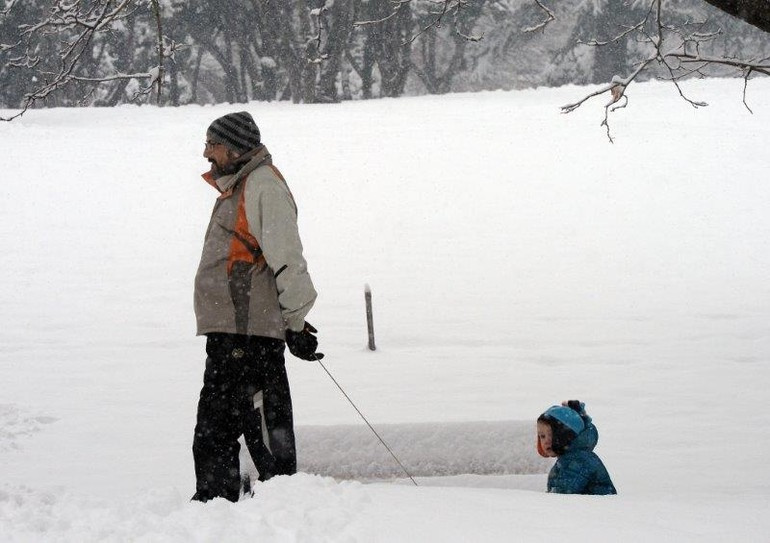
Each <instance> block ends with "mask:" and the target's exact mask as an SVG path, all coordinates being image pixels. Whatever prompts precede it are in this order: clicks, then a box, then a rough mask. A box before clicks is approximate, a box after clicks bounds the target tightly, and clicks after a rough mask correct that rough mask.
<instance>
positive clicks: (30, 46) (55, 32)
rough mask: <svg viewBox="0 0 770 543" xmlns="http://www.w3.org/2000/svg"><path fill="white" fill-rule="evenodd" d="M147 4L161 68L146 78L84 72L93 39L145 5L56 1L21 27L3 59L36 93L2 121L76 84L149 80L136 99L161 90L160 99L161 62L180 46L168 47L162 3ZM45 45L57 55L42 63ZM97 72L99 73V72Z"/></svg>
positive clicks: (3, 49) (124, 0)
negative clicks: (155, 27) (155, 31)
mask: <svg viewBox="0 0 770 543" xmlns="http://www.w3.org/2000/svg"><path fill="white" fill-rule="evenodd" d="M149 3H150V5H151V7H152V10H153V15H154V17H155V19H156V22H157V24H158V36H159V38H158V55H159V65H158V66H156V67H154V68H152V69H150V70H148V71H147V72H143V73H119V72H116V73H108V74H103V73H98V74H88V73H84V72H86V71H88V67H89V66H90V65H93V58H92V50H93V48H94V38H95V36H96V35H97V34H99V33H105V32H110V31H111V30H112V29H113V27H114V25H115V23H116V22H117V21H120V20H121V19H124V18H125V17H128V16H129V15H132V14H133V13H134V12H135V10H136V9H138V6H139V5H141V4H146V2H145V0H120V1H118V2H116V1H114V0H55V1H54V2H53V4H52V5H51V6H50V8H49V9H48V11H47V12H45V15H44V16H43V17H42V18H41V19H40V20H38V21H34V22H31V23H25V24H20V25H18V26H17V31H18V34H17V36H15V38H14V39H15V40H16V42H15V43H13V44H0V53H2V54H4V56H5V57H6V60H5V63H4V64H5V66H4V68H6V69H7V68H11V69H18V70H21V71H22V72H25V73H28V74H29V75H30V77H29V79H30V81H31V82H32V83H33V88H32V89H31V90H30V91H29V92H27V93H25V94H24V95H23V98H22V101H21V105H20V111H19V112H18V113H16V114H14V115H11V116H10V117H0V120H3V121H10V120H13V119H15V118H17V117H19V116H21V115H23V114H24V113H25V112H26V111H27V110H28V109H29V108H31V107H33V106H34V105H35V104H36V103H37V102H39V101H44V100H46V99H48V98H49V97H51V96H52V95H54V94H55V93H57V92H60V91H62V90H63V89H65V88H66V87H68V86H70V85H71V84H72V83H87V84H90V85H99V84H103V83H108V82H113V81H119V80H149V81H150V84H149V85H148V86H147V87H145V88H141V89H140V90H139V91H137V93H136V94H135V97H136V96H139V95H144V94H149V93H150V92H151V91H152V88H153V85H155V86H156V87H157V89H158V96H159V97H160V81H161V79H162V75H163V57H164V56H170V55H172V54H173V51H174V50H175V49H176V48H178V46H176V44H174V42H170V45H168V46H165V45H164V37H163V36H162V27H161V24H160V10H159V4H158V0H149ZM13 6H14V3H13V2H12V3H10V4H7V5H6V8H5V10H4V11H3V12H2V14H3V15H7V14H8V13H9V11H10V10H11V9H12V8H13ZM44 45H45V46H46V47H47V48H48V49H50V47H51V45H53V46H54V50H53V51H52V52H51V53H48V55H47V56H46V57H45V58H42V57H41V56H40V53H39V51H40V50H41V49H43V50H44V49H46V47H43V46H44ZM169 50H170V51H171V52H170V54H169ZM93 69H94V68H93V67H91V70H93ZM96 69H97V70H99V68H98V67H97V68H96ZM30 72H31V73H30ZM91 92H93V91H91ZM88 94H90V93H88ZM88 94H87V95H88Z"/></svg>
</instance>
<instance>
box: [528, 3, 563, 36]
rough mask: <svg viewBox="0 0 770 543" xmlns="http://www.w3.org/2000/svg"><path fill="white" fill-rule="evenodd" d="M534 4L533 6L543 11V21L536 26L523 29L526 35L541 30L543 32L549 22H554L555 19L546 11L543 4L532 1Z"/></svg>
mask: <svg viewBox="0 0 770 543" xmlns="http://www.w3.org/2000/svg"><path fill="white" fill-rule="evenodd" d="M534 2H535V4H537V6H538V7H539V8H540V9H541V10H543V11H544V12H545V20H544V21H542V22H540V23H538V24H536V25H535V26H530V27H527V28H525V29H524V30H523V31H524V32H525V33H528V34H531V33H534V32H537V31H538V30H542V31H544V32H545V27H546V26H548V23H550V22H551V21H555V20H556V17H555V16H554V14H553V11H551V10H550V9H548V8H547V7H546V6H545V4H543V3H542V2H541V1H540V0H534Z"/></svg>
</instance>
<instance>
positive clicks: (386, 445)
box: [313, 355, 419, 486]
mask: <svg viewBox="0 0 770 543" xmlns="http://www.w3.org/2000/svg"><path fill="white" fill-rule="evenodd" d="M313 358H315V360H316V362H318V363H319V364H320V365H321V367H322V368H323V369H324V371H325V372H326V374H327V375H328V376H329V378H330V379H331V380H332V381H334V384H335V385H337V388H338V389H340V392H342V394H343V395H344V396H345V398H347V400H348V402H350V405H352V406H353V409H355V410H356V412H357V413H358V414H359V415H360V416H361V418H362V419H364V422H365V423H366V425H367V426H368V427H369V429H370V430H371V431H372V433H373V434H374V435H375V436H377V439H379V440H380V443H382V445H383V446H384V447H385V448H386V449H388V452H389V453H390V456H392V457H393V460H395V461H396V462H397V463H398V465H399V466H401V469H402V470H404V473H406V476H407V477H409V479H411V481H412V482H413V483H414V486H419V485H418V484H417V481H415V480H414V477H412V475H411V474H410V473H409V471H408V470H407V469H406V468H405V467H404V464H402V463H401V460H399V459H398V457H397V456H396V455H395V453H394V452H393V451H392V450H391V448H390V447H388V444H387V443H385V440H384V439H382V438H381V437H380V434H378V433H377V430H375V429H374V427H373V426H372V425H371V424H369V421H368V420H366V417H365V416H364V414H363V413H361V410H360V409H358V407H356V404H354V403H353V400H351V399H350V396H348V394H347V392H345V390H343V388H342V387H341V386H340V384H339V383H338V382H337V379H335V378H334V376H333V375H332V374H331V372H330V371H329V370H328V369H327V368H326V366H324V363H323V362H321V361H320V360H319V359H318V357H316V356H315V355H313Z"/></svg>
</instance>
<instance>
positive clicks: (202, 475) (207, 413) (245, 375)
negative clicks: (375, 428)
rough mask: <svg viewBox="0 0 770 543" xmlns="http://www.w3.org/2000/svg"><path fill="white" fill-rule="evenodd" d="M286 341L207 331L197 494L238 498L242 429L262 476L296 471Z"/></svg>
mask: <svg viewBox="0 0 770 543" xmlns="http://www.w3.org/2000/svg"><path fill="white" fill-rule="evenodd" d="M284 348H285V343H284V342H283V341H280V340H277V339H273V338H266V337H258V336H244V335H237V334H221V333H213V334H208V336H207V341H206V354H207V355H208V357H207V358H206V371H205V373H204V375H203V388H202V389H201V394H200V399H199V401H198V418H197V423H196V425H195V436H194V438H193V459H194V461H195V477H196V492H195V495H194V496H193V499H194V500H200V501H208V500H210V499H212V498H216V497H223V498H226V499H228V500H230V501H238V498H239V497H240V486H241V480H240V466H239V462H238V452H239V450H240V445H239V443H238V438H239V437H240V436H241V434H243V436H244V440H245V441H246V445H247V447H248V449H249V453H250V454H251V456H252V458H253V460H254V465H255V466H256V468H257V470H258V471H259V479H260V480H263V481H264V480H266V479H269V478H270V477H272V476H274V475H292V474H294V473H296V471H297V454H296V448H295V443H294V421H293V415H292V406H291V393H290V391H289V381H288V379H287V377H286V367H285V364H284V357H283V353H284Z"/></svg>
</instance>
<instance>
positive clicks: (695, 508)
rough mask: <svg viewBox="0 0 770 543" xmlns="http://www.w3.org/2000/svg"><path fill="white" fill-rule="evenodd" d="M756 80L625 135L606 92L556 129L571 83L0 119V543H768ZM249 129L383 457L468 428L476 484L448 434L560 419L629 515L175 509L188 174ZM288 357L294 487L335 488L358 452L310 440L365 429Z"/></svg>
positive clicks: (398, 502)
mask: <svg viewBox="0 0 770 543" xmlns="http://www.w3.org/2000/svg"><path fill="white" fill-rule="evenodd" d="M769 83H770V82H768V81H763V80H757V81H754V82H752V83H751V84H750V86H749V90H748V97H747V98H748V100H749V102H750V104H751V106H752V109H753V110H754V114H753V115H752V114H750V113H749V112H748V111H746V109H745V108H743V105H742V104H741V91H742V81H740V80H711V81H701V82H692V83H688V84H687V85H686V86H685V90H686V92H688V93H690V95H692V97H694V98H697V99H701V100H705V101H707V102H709V103H710V104H711V105H710V106H709V107H707V108H704V109H701V110H698V111H695V110H694V109H693V108H692V107H691V106H690V105H688V104H687V103H685V102H684V101H682V100H681V99H680V98H679V97H678V95H677V93H676V91H675V89H674V88H673V87H671V86H670V85H666V84H663V83H649V84H644V85H639V86H635V87H634V88H632V89H631V103H630V105H629V107H628V108H627V109H625V110H622V111H619V112H617V113H616V114H615V115H613V117H612V118H611V122H612V127H613V133H614V137H615V144H609V143H608V142H607V140H606V137H605V136H604V133H603V130H602V129H601V128H600V127H599V123H600V121H601V118H602V110H601V103H600V101H597V102H593V103H589V104H587V105H586V106H584V107H583V108H581V109H580V110H578V111H576V112H575V113H572V114H570V115H560V114H559V112H558V106H560V105H562V104H564V103H567V102H571V101H574V100H575V99H576V98H579V97H582V96H583V95H584V94H585V93H586V92H588V90H589V89H586V88H578V87H565V88H561V89H550V90H528V91H518V92H491V93H478V94H462V95H449V96H443V97H421V98H402V99H398V100H379V101H368V102H356V103H346V104H339V105H324V106H321V105H302V106H296V105H290V104H283V103H280V104H260V103H252V104H249V105H247V106H244V105H234V106H228V105H221V106H216V107H197V106H190V107H183V108H178V109H171V108H168V109H160V110H159V109H157V108H154V107H141V108H138V107H133V106H124V107H119V108H114V109H67V110H63V109H58V110H41V111H31V112H29V113H27V114H26V115H25V116H24V117H22V118H21V119H18V120H17V121H14V122H13V123H10V124H8V123H5V124H0V143H1V144H2V149H3V152H2V155H0V156H1V158H0V171H2V172H3V183H2V184H0V194H1V196H2V198H0V216H1V217H2V219H3V220H2V221H0V259H2V260H1V262H2V268H1V270H2V284H0V307H2V313H0V383H2V388H0V390H2V395H1V396H0V540H3V541H59V540H66V541H128V540H130V541H134V540H140V541H240V540H243V538H244V537H248V538H249V539H253V540H256V539H258V540H260V541H433V540H440V541H517V540H520V541H556V540H564V539H568V540H569V541H574V542H579V541H677V542H678V541H725V540H736V541H737V540H741V541H764V540H766V538H767V533H768V531H770V519H768V516H767V514H766V512H767V510H768V505H770V499H769V498H770V467H768V465H767V462H766V456H767V452H766V451H767V450H768V448H769V446H770V433H768V432H767V428H768V427H770V409H768V408H767V406H766V402H767V399H768V394H767V387H768V385H770V324H768V323H770V283H768V281H767V278H768V276H770V273H768V272H770V214H769V213H768V212H767V209H768V202H770V183H768V173H767V172H768V171H769V167H770V155H769V154H768V152H767V147H768V141H770V137H769V136H770V92H768V91H770V84H769ZM240 109H248V110H249V111H250V112H251V113H252V114H253V115H254V116H255V118H256V119H257V122H258V124H259V126H260V129H261V131H262V134H263V139H264V141H265V143H266V144H267V146H268V148H269V149H270V150H271V152H272V153H273V156H274V160H275V163H276V164H277V166H278V167H279V168H280V169H281V170H282V172H283V173H284V175H285V176H286V177H287V179H288V182H289V184H290V186H291V188H292V190H293V191H294V194H295V196H296V199H297V200H298V204H299V208H300V228H301V233H302V236H303V241H304V243H305V247H306V256H307V259H308V262H309V265H310V270H311V273H312V275H313V278H314V280H315V282H316V285H317V287H318V290H319V291H320V298H319V300H318V303H317V306H316V308H315V309H314V310H313V312H312V313H311V315H310V316H309V320H310V321H311V322H312V323H313V324H314V325H315V326H316V327H317V328H318V329H319V330H320V340H321V344H322V350H323V351H324V352H325V353H326V354H327V358H326V359H325V360H324V362H325V363H326V364H327V367H329V369H330V370H331V371H332V372H333V373H334V375H335V377H336V378H337V379H338V380H339V381H340V383H341V384H342V385H343V386H344V387H345V389H346V390H347V392H348V393H349V394H350V396H351V397H352V398H353V399H354V401H355V402H356V403H357V405H358V406H359V407H360V408H361V410H362V411H363V412H364V413H365V414H366V415H367V417H368V418H369V419H370V421H372V423H373V424H375V426H384V427H385V428H388V427H391V426H389V425H392V428H395V431H396V436H395V437H394V447H395V446H396V444H397V445H398V447H399V448H400V452H401V454H403V456H404V457H405V458H407V457H410V456H411V457H416V458H418V459H420V458H421V459H423V460H427V461H430V460H431V459H432V458H434V453H433V452H430V451H428V450H427V449H425V448H418V447H417V445H415V444H413V441H412V440H409V439H406V440H400V439H399V437H398V435H401V436H404V435H408V431H409V429H413V428H415V426H412V425H413V424H418V423H431V424H432V425H433V426H435V427H436V428H444V429H446V428H468V430H467V431H466V432H463V433H461V434H459V435H458V438H457V440H453V439H452V435H453V434H452V432H445V434H446V435H445V436H444V437H442V438H441V443H439V448H440V446H441V445H442V444H443V446H444V449H445V450H460V451H461V452H469V453H470V452H478V451H481V452H482V453H486V455H485V456H483V460H482V461H481V462H482V463H483V464H485V465H489V464H493V463H495V462H499V458H498V456H499V455H500V454H501V453H500V452H499V448H498V447H489V446H487V445H485V442H481V443H475V444H474V443H473V442H469V441H467V440H466V441H460V437H461V435H464V436H466V437H467V435H468V434H469V433H472V432H474V431H478V430H477V429H478V428H480V427H481V426H482V425H481V424H474V423H480V422H484V421H486V422H488V423H489V424H492V425H493V426H494V425H495V424H504V421H513V422H511V425H512V426H515V427H517V428H525V427H526V426H522V425H526V424H527V423H531V424H532V442H531V443H532V446H534V419H535V418H536V417H537V415H538V414H539V413H540V412H541V411H542V410H543V409H545V408H547V407H548V406H549V405H551V404H552V403H554V402H558V401H560V400H563V399H567V398H580V399H581V400H584V401H586V403H587V407H588V410H589V413H590V414H591V415H593V416H594V418H595V421H596V423H597V426H598V428H599V432H600V436H601V437H600V442H599V447H598V449H597V452H598V453H599V454H600V456H601V457H602V459H603V460H604V461H605V463H606V465H607V466H608V468H609V470H610V473H611V475H612V477H613V480H614V482H615V484H616V486H617V487H618V490H619V492H620V495H619V496H617V497H608V498H605V497H576V496H554V495H547V494H545V493H544V492H543V490H544V487H545V475H544V474H543V473H542V472H543V471H545V470H546V469H547V464H541V465H540V466H539V467H537V469H532V470H529V473H528V474H525V475H511V474H508V475H479V474H478V473H479V472H483V471H482V470H476V471H475V473H477V474H475V475H474V474H470V475H456V476H442V477H418V482H419V483H420V484H421V486H420V487H419V488H415V487H414V486H411V484H405V483H408V481H404V480H403V479H400V480H398V481H395V482H377V483H362V482H360V481H343V480H334V479H332V478H329V477H324V476H319V475H311V474H299V475H297V476H295V477H290V478H286V477H282V478H276V479H274V480H272V481H269V482H268V483H266V484H264V485H260V486H259V487H258V490H257V497H256V499H253V500H248V501H243V502H240V503H238V504H229V503H224V502H223V503H211V504H207V505H206V506H203V505H201V504H195V503H189V502H188V501H187V500H188V499H189V496H190V495H191V494H192V491H193V486H194V476H193V471H192V458H191V453H190V444H191V437H192V426H193V424H194V417H195V405H196V401H197V394H198V390H199V387H200V383H201V378H202V372H203V361H204V360H203V359H204V357H203V342H202V340H201V339H200V338H194V337H193V334H194V318H193V315H192V303H191V302H192V280H193V276H194V273H195V269H196V266H197V260H198V257H199V251H200V244H201V241H202V237H203V233H204V229H205V227H206V224H207V222H208V218H209V213H210V209H211V205H212V202H213V198H214V196H215V194H214V193H213V191H212V189H211V188H210V187H209V186H208V185H206V184H205V183H204V182H203V181H202V180H201V179H200V178H199V174H200V173H201V172H202V171H203V170H204V169H206V164H205V161H204V160H203V159H202V157H201V153H202V150H203V141H204V134H205V128H206V126H207V125H208V123H209V122H210V121H211V120H213V119H214V118H215V117H217V116H219V115H221V114H224V113H226V112H228V111H233V110H240ZM365 283H369V284H370V285H371V286H372V289H373V297H374V308H375V326H376V331H377V343H378V347H379V350H378V351H377V352H375V353H371V352H368V351H367V350H366V348H365V345H366V327H365V322H364V308H363V286H364V284H365ZM288 366H289V372H290V380H291V386H292V390H293V395H294V401H295V416H296V423H297V425H298V432H299V433H300V434H301V436H302V435H304V437H301V438H300V439H301V440H302V439H308V440H309V441H306V443H309V445H306V446H305V449H304V451H303V450H300V456H301V458H302V455H303V454H305V453H311V454H310V457H305V458H307V460H303V462H304V465H305V466H310V465H312V462H314V461H315V462H316V465H315V466H312V467H313V471H314V472H315V473H334V474H335V475H337V476H339V475H340V474H339V473H338V472H337V473H335V471H334V470H336V469H338V468H340V467H342V468H344V467H345V466H352V465H354V463H355V462H357V461H359V460H360V459H361V457H362V452H361V448H360V447H359V446H357V445H356V443H360V440H358V441H357V439H353V438H350V436H351V435H353V434H352V433H346V432H344V431H343V432H342V434H340V435H343V436H345V437H346V439H347V441H346V440H345V439H343V438H342V437H340V438H339V439H338V441H339V445H338V447H337V448H336V449H334V448H332V449H331V450H329V449H325V451H326V453H324V454H326V455H327V456H324V455H323V454H322V453H318V454H312V449H311V445H312V444H316V443H318V442H319V440H320V438H314V437H313V435H314V434H313V432H314V431H316V432H320V434H315V435H321V436H324V435H325V436H330V435H334V432H335V431H339V425H357V426H359V427H360V426H361V425H362V423H361V421H360V420H359V419H358V416H357V415H356V413H355V412H354V411H353V409H352V408H351V407H350V406H349V405H348V404H347V402H346V401H345V399H344V398H343V397H342V396H341V395H340V394H339V392H338V390H337V389H336V388H335V387H334V385H333V383H331V382H330V380H329V379H328V377H327V376H326V374H325V373H323V371H322V370H321V369H320V368H319V367H318V366H317V365H314V364H310V363H307V362H301V361H298V360H295V359H290V361H289V363H288ZM330 425H336V428H337V430H335V429H334V428H326V429H324V428H321V429H320V430H319V429H318V427H319V426H330ZM311 427H312V428H311ZM360 431H361V430H360V429H357V430H355V432H359V434H355V435H361V434H360ZM399 432H401V434H399ZM365 434H366V432H365V431H364V433H363V435H364V436H365ZM360 439H364V438H363V437H362V438H360ZM332 441H334V440H332ZM300 443H302V441H300ZM433 445H434V446H435V445H436V443H434V444H433ZM397 452H399V451H397ZM372 454H374V453H372ZM502 454H504V453H502ZM509 454H510V456H511V458H512V459H513V460H514V461H516V460H520V459H522V458H534V457H533V451H532V450H526V447H523V446H516V447H511V450H510V451H509ZM383 458H384V460H382V459H381V460H378V461H377V462H379V463H382V462H387V457H383ZM534 461H536V460H533V462H534ZM324 462H326V464H325V465H324ZM514 464H515V462H514ZM527 465H530V464H527ZM532 465H535V464H532ZM535 466H536V465H535ZM468 471H471V472H474V469H469V470H468ZM512 471H516V470H512ZM521 471H528V470H521ZM532 471H535V472H537V471H541V473H535V474H532V473H531V472H532ZM428 472H429V473H430V470H428ZM434 473H436V474H438V473H440V470H438V469H436V470H435V471H434ZM452 473H455V472H452ZM353 475H356V476H357V477H359V478H361V479H367V480H368V479H370V478H371V477H370V476H369V475H370V473H368V472H365V471H360V472H357V473H354V474H353ZM391 475H392V473H391Z"/></svg>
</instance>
